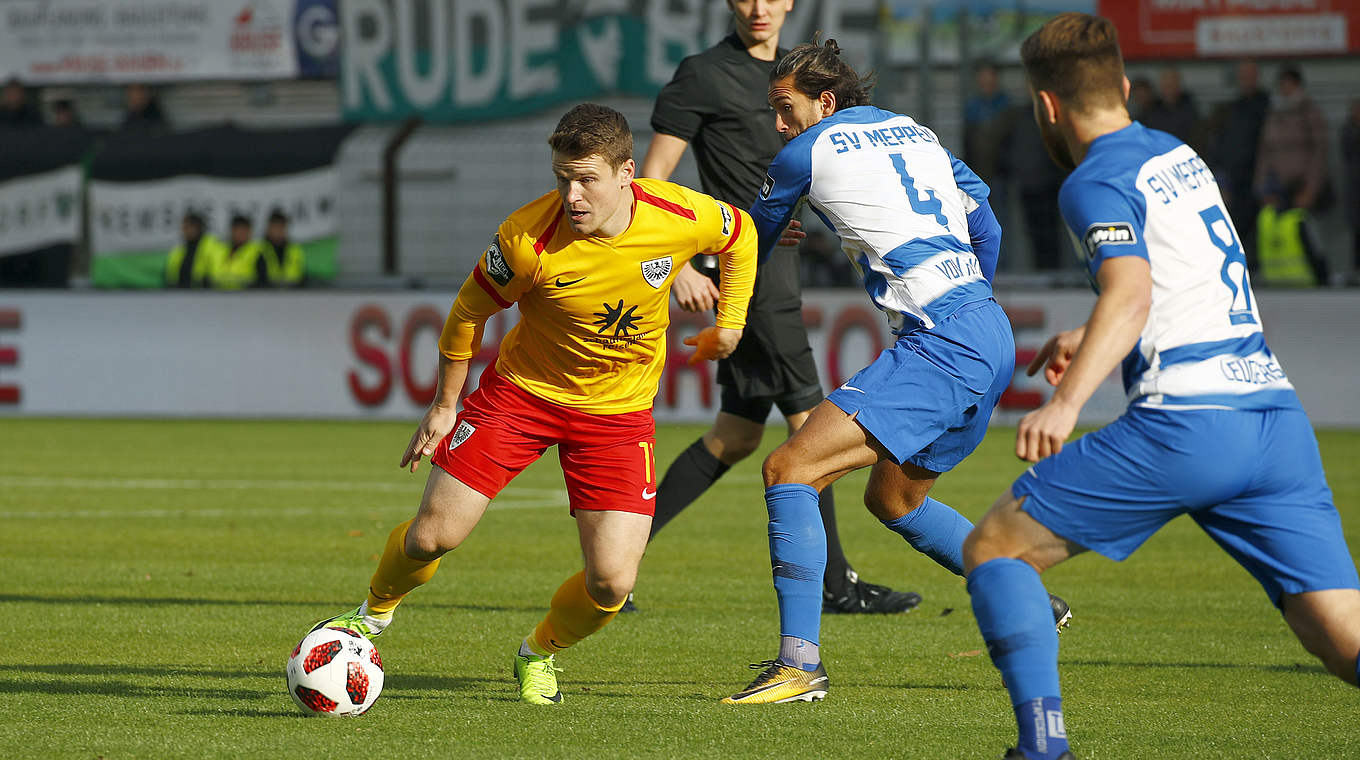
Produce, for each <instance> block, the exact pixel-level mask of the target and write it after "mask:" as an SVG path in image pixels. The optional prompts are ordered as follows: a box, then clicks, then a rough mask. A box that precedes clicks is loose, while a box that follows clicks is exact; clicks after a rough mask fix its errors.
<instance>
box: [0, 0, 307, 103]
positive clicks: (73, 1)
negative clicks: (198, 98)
mask: <svg viewBox="0 0 1360 760" xmlns="http://www.w3.org/2000/svg"><path fill="white" fill-rule="evenodd" d="M292 12H293V0H8V2H5V3H4V4H3V6H0V80H7V79H9V78H10V77H17V78H18V79H20V80H21V81H23V82H24V83H26V84H57V83H86V82H162V81H174V80H183V79H289V78H293V77H295V76H297V73H298V66H297V54H296V52H295V48H294V39H293V30H292Z"/></svg>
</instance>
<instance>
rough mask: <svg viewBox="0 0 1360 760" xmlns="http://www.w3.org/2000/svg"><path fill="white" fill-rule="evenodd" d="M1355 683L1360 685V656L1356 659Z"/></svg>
mask: <svg viewBox="0 0 1360 760" xmlns="http://www.w3.org/2000/svg"><path fill="white" fill-rule="evenodd" d="M1355 685H1356V686H1360V657H1357V658H1356V659H1355Z"/></svg>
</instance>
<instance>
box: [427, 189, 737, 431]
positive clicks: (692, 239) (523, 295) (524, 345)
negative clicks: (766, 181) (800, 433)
mask: <svg viewBox="0 0 1360 760" xmlns="http://www.w3.org/2000/svg"><path fill="white" fill-rule="evenodd" d="M632 192H633V217H632V221H631V222H630V224H629V226H628V229H626V230H624V231H623V232H622V233H620V234H618V235H616V236H614V237H612V238H602V237H586V236H582V235H578V234H577V233H576V232H574V231H573V230H572V229H571V225H570V224H569V223H568V222H567V220H566V219H565V218H564V217H565V213H564V211H563V206H562V199H561V196H559V195H558V194H557V193H556V192H551V193H548V194H547V195H544V196H543V197H541V198H539V199H537V200H535V201H533V202H532V203H530V204H528V205H526V206H524V207H523V208H521V209H520V210H518V211H516V212H515V213H513V214H511V215H510V217H509V218H508V219H506V220H505V221H504V222H503V223H501V226H500V229H499V230H498V231H497V233H496V236H495V237H494V238H493V239H492V241H491V245H490V247H489V248H487V250H486V252H485V253H483V254H482V258H481V260H480V261H479V262H478V263H477V266H476V267H474V268H473V270H472V274H471V275H470V276H469V277H468V279H467V281H466V282H464V283H463V287H462V289H461V290H459V292H458V299H457V300H456V301H455V302H454V304H453V308H452V309H451V310H450V311H449V317H448V320H447V321H446V322H445V324H444V331H443V334H442V335H441V336H440V338H439V349H440V351H442V352H443V353H444V355H445V356H447V357H449V358H450V359H453V360H460V359H468V358H470V357H472V356H473V355H474V354H475V353H476V352H477V350H478V348H479V344H480V343H481V334H482V327H483V326H484V325H485V324H486V320H487V318H488V317H490V316H491V315H492V314H494V313H496V312H497V311H499V310H501V309H508V308H510V306H511V305H512V304H515V303H518V304H519V310H520V320H519V323H518V324H516V325H515V326H514V327H513V328H512V329H511V330H510V332H509V333H508V334H507V335H506V336H505V339H504V340H503V341H502V342H501V346H500V356H499V358H498V359H497V361H496V371H497V372H499V373H500V374H501V375H502V376H504V377H505V378H506V379H508V380H510V381H511V382H513V383H515V384H516V385H518V386H519V387H520V388H523V389H524V390H525V391H528V392H529V393H532V394H534V395H535V396H538V397H539V398H542V399H546V400H548V401H551V402H553V403H556V404H562V405H563V406H569V407H572V408H575V409H580V410H582V411H585V412H590V413H592V414H622V413H624V412H634V411H638V410H640V409H650V408H651V407H652V402H653V400H654V399H655V397H656V391H657V385H658V383H659V382H660V380H661V369H662V367H663V366H664V365H665V361H666V328H667V327H668V326H669V325H670V308H669V298H670V289H671V283H672V282H673V281H674V279H675V274H676V272H678V271H679V270H680V267H682V266H686V265H687V263H688V262H689V260H690V259H691V258H693V257H694V256H696V255H698V254H701V253H713V254H718V255H719V256H720V260H721V264H722V286H721V293H722V297H721V299H720V302H719V305H718V317H717V325H718V326H719V327H730V328H741V327H743V326H744V325H745V323H746V307H747V302H748V301H749V300H750V298H751V289H752V286H753V285H754V282H755V273H756V231H755V225H754V224H753V223H752V222H751V217H750V216H748V215H747V214H746V212H745V211H742V210H741V209H738V208H736V207H734V206H732V205H731V204H729V203H724V202H721V201H718V200H715V199H714V198H712V197H710V196H707V195H704V194H703V193H700V192H697V191H694V190H690V189H689V188H686V187H682V186H680V185H676V184H674V183H671V182H664V181H662V180H655V179H638V180H635V181H634V182H633V186H632Z"/></svg>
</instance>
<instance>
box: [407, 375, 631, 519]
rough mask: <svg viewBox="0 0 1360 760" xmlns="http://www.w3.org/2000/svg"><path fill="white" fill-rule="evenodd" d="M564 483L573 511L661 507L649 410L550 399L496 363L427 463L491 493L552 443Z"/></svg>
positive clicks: (498, 489) (494, 494) (479, 491)
mask: <svg viewBox="0 0 1360 760" xmlns="http://www.w3.org/2000/svg"><path fill="white" fill-rule="evenodd" d="M554 444H556V445H557V458H558V460H559V461H560V462H561V463H562V474H563V475H564V476H565V478H566V482H567V497H568V499H569V503H570V504H571V511H572V512H573V513H574V512H575V511H576V510H578V509H586V510H601V511H613V512H636V513H638V514H642V515H651V514H652V513H653V512H654V511H655V509H656V460H655V450H656V423H655V422H654V421H653V420H652V410H650V409H643V410H640V411H636V412H627V413H624V414H587V413H585V412H580V411H577V410H575V409H572V408H570V407H566V406H562V405H560V404H554V403H552V402H550V401H545V400H543V399H541V398H539V397H537V396H535V395H533V394H531V393H529V392H527V391H525V390H523V389H522V388H520V387H519V386H517V385H515V384H514V383H512V382H510V381H509V380H506V379H505V378H503V377H501V376H500V375H499V374H498V373H497V372H496V369H495V365H494V364H492V365H491V366H488V367H487V368H486V371H485V372H483V373H482V377H481V381H480V385H479V386H478V387H477V390H475V391H473V392H472V393H471V394H469V395H468V397H467V398H465V399H463V411H462V412H461V413H460V414H459V415H458V422H457V424H455V425H454V426H453V432H451V433H449V434H448V435H447V436H445V437H444V440H442V441H440V442H439V446H438V447H436V448H435V451H434V456H433V457H431V458H430V461H431V462H432V463H433V464H435V465H437V466H439V467H440V468H441V469H443V470H444V471H445V472H447V473H449V474H450V475H452V476H453V477H455V478H457V479H458V480H459V481H461V482H462V483H465V484H466V485H468V486H469V487H471V488H472V489H473V490H475V491H477V492H478V493H481V494H482V495H484V496H486V497H487V498H492V499H494V498H495V497H496V494H498V493H500V491H501V489H502V488H505V484H507V483H509V482H510V481H511V480H512V479H513V478H514V477H515V476H516V475H518V474H519V473H520V472H521V471H522V470H523V469H524V468H525V467H528V466H529V465H531V464H533V463H534V462H535V461H536V460H537V459H538V458H539V457H540V456H542V455H543V451H544V450H545V449H547V448H548V447H549V446H552V445H554Z"/></svg>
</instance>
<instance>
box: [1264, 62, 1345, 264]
mask: <svg viewBox="0 0 1360 760" xmlns="http://www.w3.org/2000/svg"><path fill="white" fill-rule="evenodd" d="M1327 140H1328V134H1327V120H1326V118H1325V117H1324V116H1323V115H1322V109H1321V108H1319V107H1318V105H1317V103H1316V102H1315V101H1314V100H1313V99H1312V98H1311V97H1310V96H1309V95H1308V91H1307V90H1305V89H1304V86H1303V73H1302V72H1300V71H1299V69H1298V68H1296V67H1293V66H1286V67H1284V68H1283V69H1281V70H1280V74H1279V76H1278V77H1277V78H1276V89H1275V94H1274V95H1273V96H1272V97H1271V101H1270V110H1269V111H1268V112H1267V113H1266V120H1265V124H1264V125H1263V126H1262V128H1261V143H1260V147H1259V149H1258V150H1257V156H1256V175H1255V177H1254V179H1253V186H1254V188H1255V190H1256V195H1257V198H1258V199H1259V200H1260V201H1261V204H1262V207H1263V208H1262V211H1261V214H1262V215H1261V217H1260V218H1259V219H1258V225H1259V228H1258V230H1257V235H1258V237H1259V238H1260V240H1259V247H1260V259H1261V272H1262V274H1263V275H1264V281H1265V282H1266V283H1269V284H1276V285H1312V284H1326V283H1327V280H1328V276H1327V275H1328V272H1327V269H1328V267H1327V260H1326V258H1324V256H1323V255H1321V252H1320V251H1318V250H1317V249H1316V247H1314V246H1313V245H1312V244H1311V239H1310V236H1309V229H1308V227H1307V224H1308V221H1309V219H1308V217H1309V216H1310V215H1311V214H1313V213H1316V212H1318V211H1321V210H1324V209H1325V208H1326V206H1327V205H1328V204H1329V202H1330V200H1331V192H1330V185H1329V183H1328V179H1327Z"/></svg>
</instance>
